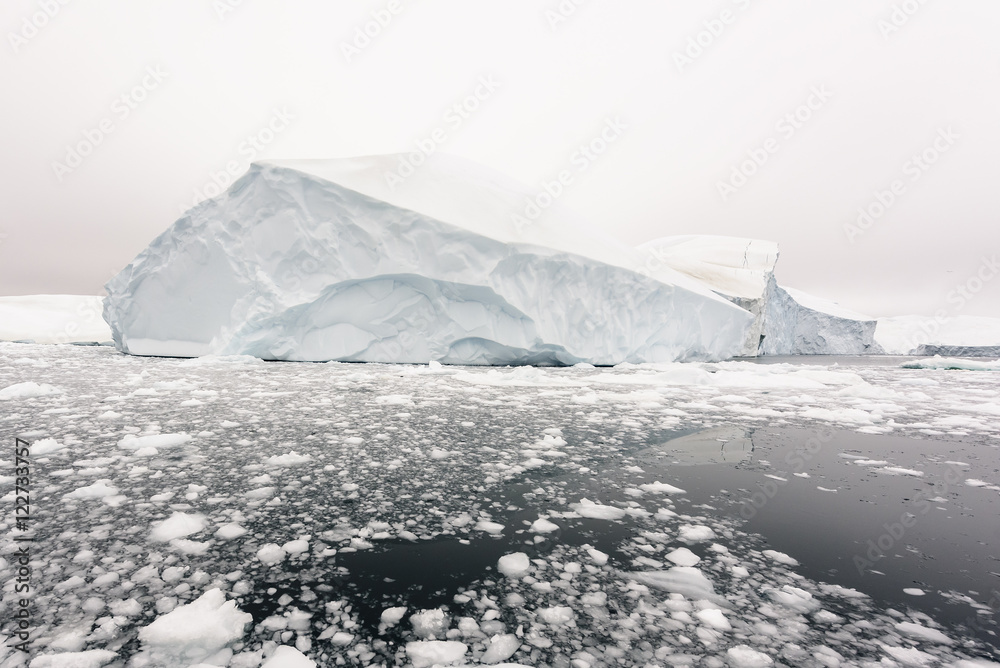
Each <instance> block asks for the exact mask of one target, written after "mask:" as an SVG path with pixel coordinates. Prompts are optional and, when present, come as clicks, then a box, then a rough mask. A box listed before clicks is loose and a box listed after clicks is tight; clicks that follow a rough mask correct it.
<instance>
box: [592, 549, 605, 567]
mask: <svg viewBox="0 0 1000 668" xmlns="http://www.w3.org/2000/svg"><path fill="white" fill-rule="evenodd" d="M587 556H589V557H590V560H591V561H593V562H594V563H595V564H597V565H598V566H603V565H604V564H606V563H608V555H607V554H606V553H604V552H601V551H600V550H598V549H597V548H593V547H588V548H587Z"/></svg>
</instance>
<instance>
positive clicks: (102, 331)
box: [0, 295, 111, 343]
mask: <svg viewBox="0 0 1000 668" xmlns="http://www.w3.org/2000/svg"><path fill="white" fill-rule="evenodd" d="M101 301H102V298H101V297H96V296H90V295H23V296H17V297H0V341H30V342H32V343H104V342H109V341H111V330H110V329H108V325H107V323H105V322H104V319H103V318H102V317H101V308H102V306H101Z"/></svg>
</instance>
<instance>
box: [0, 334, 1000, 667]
mask: <svg viewBox="0 0 1000 668" xmlns="http://www.w3.org/2000/svg"><path fill="white" fill-rule="evenodd" d="M810 361H812V362H821V363H820V364H810V363H808V362H810ZM903 362H904V360H898V361H897V363H894V364H892V365H889V364H887V360H886V359H885V358H873V359H872V360H871V362H870V363H868V361H866V360H863V359H861V360H858V359H850V360H849V359H840V360H839V363H836V364H835V363H832V362H831V361H830V360H829V359H828V358H823V359H815V360H809V359H805V360H796V361H795V363H788V362H778V363H769V364H757V363H750V362H739V361H737V362H721V363H705V364H664V365H639V366H632V365H622V366H619V367H614V368H594V367H589V366H585V365H581V366H577V367H571V368H534V367H517V368H478V367H444V366H441V365H434V364H432V365H430V366H422V365H409V366H407V365H395V366H394V365H379V364H340V363H326V364H311V363H272V362H262V361H260V360H257V359H254V358H249V357H228V358H227V357H205V358H198V359H193V360H176V359H160V358H137V357H130V356H126V355H122V354H120V353H117V352H116V351H114V350H112V349H110V348H106V347H70V346H43V345H32V344H12V343H11V344H8V343H0V439H3V442H4V443H6V444H7V445H5V446H4V451H5V452H7V453H8V454H7V455H5V458H6V461H8V462H9V463H7V464H6V465H5V467H4V469H3V470H2V472H0V495H2V496H3V501H4V507H5V508H8V509H10V508H12V507H13V503H14V496H15V494H14V482H15V481H14V476H13V475H12V462H13V445H14V438H15V436H20V437H22V438H26V439H28V440H30V441H31V442H32V444H33V445H32V446H31V450H32V454H31V462H32V472H31V485H32V495H31V499H32V515H33V520H32V521H31V523H30V525H31V527H32V531H31V532H29V534H27V535H30V536H32V537H33V538H34V541H33V543H32V548H31V551H32V563H31V573H32V575H31V578H32V587H33V589H34V591H35V595H34V598H33V606H34V607H33V611H34V614H33V617H32V623H33V624H34V626H33V630H32V636H31V637H32V645H31V647H30V654H29V655H30V658H32V659H34V660H35V662H36V664H35V665H38V666H44V665H94V666H101V665H107V666H125V664H126V662H129V661H130V662H131V663H130V665H133V666H154V665H155V666H190V665H195V664H199V663H203V664H207V665H218V666H226V665H228V666H234V667H237V668H239V667H246V668H251V667H254V668H256V667H257V666H262V665H263V666H270V668H274V667H275V666H282V665H284V666H298V665H303V666H308V665H317V666H328V665H352V666H353V665H357V666H369V665H385V666H391V665H399V666H411V665H412V666H415V667H420V666H428V667H429V666H432V665H456V666H461V665H480V664H491V665H505V664H507V665H527V666H566V667H572V668H584V667H585V666H593V667H595V668H596V667H597V666H609V665H622V666H646V665H649V666H717V667H720V668H721V667H723V666H740V667H742V666H771V665H774V666H780V665H785V666H836V665H841V666H954V667H955V668H971V667H974V666H987V665H994V664H991V663H988V661H989V660H993V661H996V660H998V658H997V657H998V655H997V652H998V651H1000V641H998V640H997V637H996V635H995V631H996V629H997V625H996V623H997V622H996V613H997V611H998V610H1000V592H998V590H1000V575H997V574H998V573H1000V567H998V566H997V561H996V555H997V554H1000V549H998V548H1000V524H998V522H997V517H1000V506H998V504H1000V452H998V448H1000V372H998V371H996V370H992V369H994V367H993V366H990V365H986V366H982V367H979V368H982V369H983V370H967V369H955V368H949V367H953V366H956V365H957V363H954V364H953V363H949V362H941V361H938V362H934V363H930V364H924V366H927V367H932V368H903V366H902V364H903ZM897 525H898V527H897ZM0 531H2V535H3V542H2V544H0V582H3V583H5V589H4V594H3V601H2V608H0V618H2V619H4V620H7V619H10V615H9V614H8V613H10V612H11V611H13V610H14V609H15V606H16V605H17V603H16V599H17V597H16V596H15V594H14V592H13V587H12V586H10V585H9V584H8V583H11V582H12V581H13V579H14V578H15V577H16V574H17V563H16V556H15V552H16V550H17V543H16V542H15V538H18V537H20V538H24V537H26V535H25V534H23V533H20V532H18V531H16V530H15V528H14V526H13V513H12V511H8V512H5V513H4V515H3V516H2V518H0ZM873 546H874V549H873ZM4 630H5V631H6V630H7V627H5V628H4ZM11 645H12V643H11V641H9V640H8V641H7V644H6V645H0V664H3V665H19V664H18V661H19V656H20V655H18V654H17V653H16V652H15V651H14V650H13V648H12V647H11ZM21 658H24V659H26V658H28V657H21ZM60 661H61V662H62V663H60ZM71 661H76V663H72V662H71ZM4 662H8V663H4ZM87 662H89V663H87ZM309 662H313V663H312V664H310V663H309ZM20 665H27V664H24V663H22V664H20Z"/></svg>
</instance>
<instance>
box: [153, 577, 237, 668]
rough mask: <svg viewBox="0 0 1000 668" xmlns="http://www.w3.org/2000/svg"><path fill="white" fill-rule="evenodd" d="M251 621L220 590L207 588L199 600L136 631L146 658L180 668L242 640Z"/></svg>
mask: <svg viewBox="0 0 1000 668" xmlns="http://www.w3.org/2000/svg"><path fill="white" fill-rule="evenodd" d="M251 621H253V618H252V617H251V616H250V615H249V614H246V613H244V612H241V611H240V610H239V609H238V608H237V607H236V602H235V601H226V595H225V594H224V593H223V592H222V591H221V590H220V589H209V590H208V591H206V592H205V593H204V594H202V595H201V596H200V597H199V598H197V599H196V600H194V601H192V602H191V603H188V604H186V605H181V606H178V607H177V608H174V610H173V611H171V612H169V613H167V614H165V615H162V616H160V617H157V618H156V619H155V620H154V621H153V622H152V623H151V624H149V626H147V627H145V628H143V629H142V630H140V631H139V640H140V641H141V642H142V648H143V650H144V652H145V653H146V654H147V655H148V656H149V658H150V659H151V660H153V661H155V662H156V664H157V665H162V666H170V667H173V666H177V667H179V668H180V667H184V666H189V665H191V664H193V663H198V662H200V661H202V660H204V659H207V658H209V657H210V656H212V655H213V654H215V653H216V652H218V651H219V650H221V649H223V648H224V647H227V646H228V645H230V644H231V643H233V642H235V641H236V640H239V639H240V638H242V637H243V632H244V629H245V627H246V625H247V624H249V623H250V622H251Z"/></svg>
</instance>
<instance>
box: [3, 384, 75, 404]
mask: <svg viewBox="0 0 1000 668" xmlns="http://www.w3.org/2000/svg"><path fill="white" fill-rule="evenodd" d="M62 392H63V391H62V390H60V389H59V388H58V387H55V386H53V385H46V384H45V383H42V384H41V385H39V384H38V383H34V382H31V381H29V382H27V383H17V384H15V385H8V386H7V387H5V388H3V389H2V390H0V401H10V400H12V399H30V398H31V397H48V396H51V395H53V394H62Z"/></svg>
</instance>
